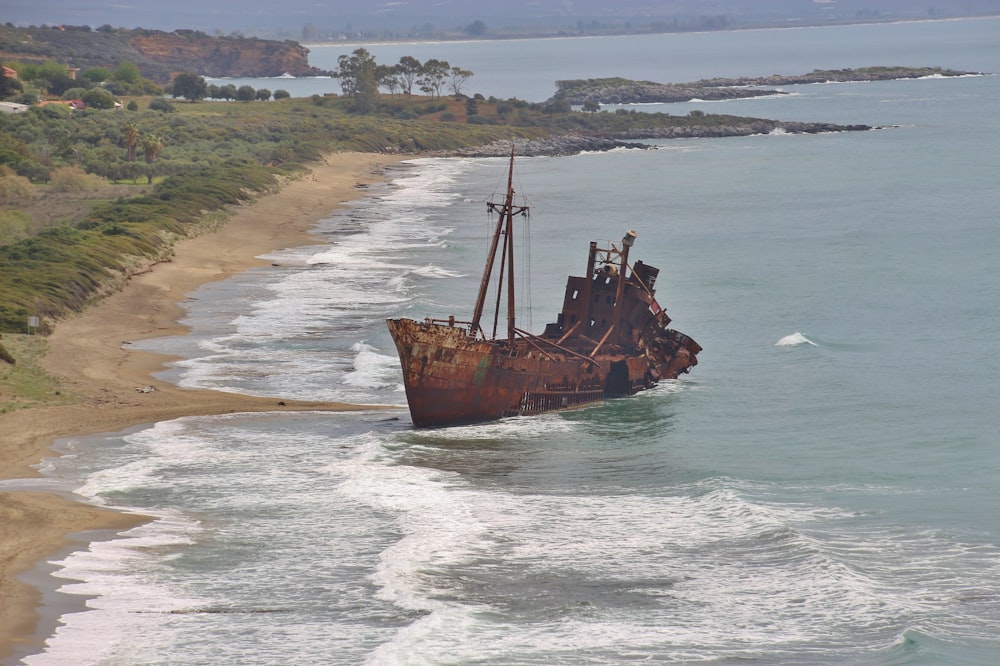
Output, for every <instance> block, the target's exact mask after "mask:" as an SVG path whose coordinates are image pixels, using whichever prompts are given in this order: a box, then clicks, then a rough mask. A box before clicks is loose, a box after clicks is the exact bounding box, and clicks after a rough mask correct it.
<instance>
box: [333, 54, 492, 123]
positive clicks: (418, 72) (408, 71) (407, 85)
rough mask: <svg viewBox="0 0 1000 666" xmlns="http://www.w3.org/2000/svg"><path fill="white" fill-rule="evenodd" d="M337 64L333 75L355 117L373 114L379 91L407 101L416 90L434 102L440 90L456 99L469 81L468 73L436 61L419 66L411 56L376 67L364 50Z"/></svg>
mask: <svg viewBox="0 0 1000 666" xmlns="http://www.w3.org/2000/svg"><path fill="white" fill-rule="evenodd" d="M337 64H338V66H339V69H338V70H337V71H336V72H334V73H333V75H334V76H335V77H337V78H338V79H340V87H341V89H342V90H343V92H344V94H345V95H349V96H351V97H353V98H354V101H355V111H357V112H359V113H372V112H373V111H375V108H376V106H377V103H378V94H379V89H380V88H385V89H386V90H387V91H388V92H389V93H390V94H393V95H396V94H398V93H402V94H405V95H406V96H407V97H410V96H411V95H412V94H413V88H414V87H417V88H418V89H419V90H420V91H421V92H423V93H425V94H427V95H430V96H432V97H434V98H439V97H441V91H442V90H450V91H451V93H452V94H453V95H455V96H456V97H457V96H459V95H461V94H462V87H463V86H464V85H465V83H466V82H467V81H468V80H469V79H470V78H471V77H472V72H470V71H469V70H467V69H462V68H461V67H453V66H452V65H450V64H449V63H448V61H447V60H438V59H436V58H431V59H430V60H427V61H426V62H423V63H422V62H420V61H419V60H417V59H416V58H414V57H412V56H403V57H402V58H400V59H399V62H398V63H396V64H395V65H379V64H378V63H377V62H375V57H374V56H373V55H372V54H371V53H369V52H368V50H367V49H364V48H359V49H355V50H354V52H353V53H351V54H350V55H342V56H340V58H338V60H337Z"/></svg>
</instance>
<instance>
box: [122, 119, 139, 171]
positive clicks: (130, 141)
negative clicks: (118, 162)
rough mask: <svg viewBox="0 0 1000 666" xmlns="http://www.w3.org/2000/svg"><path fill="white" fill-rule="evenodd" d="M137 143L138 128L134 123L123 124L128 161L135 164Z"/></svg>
mask: <svg viewBox="0 0 1000 666" xmlns="http://www.w3.org/2000/svg"><path fill="white" fill-rule="evenodd" d="M138 143H139V128H138V127H136V125H135V123H134V122H131V121H129V122H127V123H125V146H126V147H127V148H128V161H129V162H135V147H136V145H138Z"/></svg>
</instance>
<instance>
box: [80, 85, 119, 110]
mask: <svg viewBox="0 0 1000 666" xmlns="http://www.w3.org/2000/svg"><path fill="white" fill-rule="evenodd" d="M80 99H82V100H83V103H84V104H86V105H87V106H89V107H91V108H93V109H113V108H115V97H114V95H112V94H111V93H109V92H108V91H107V90H103V89H101V88H92V89H90V90H88V91H87V92H85V93H83V96H82V97H81V98H80Z"/></svg>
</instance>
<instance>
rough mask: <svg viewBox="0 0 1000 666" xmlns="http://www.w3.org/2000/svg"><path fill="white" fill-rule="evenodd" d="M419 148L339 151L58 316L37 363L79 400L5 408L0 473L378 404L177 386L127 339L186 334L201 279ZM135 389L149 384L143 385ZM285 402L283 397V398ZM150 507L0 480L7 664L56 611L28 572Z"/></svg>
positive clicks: (29, 473)
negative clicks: (169, 426) (47, 610)
mask: <svg viewBox="0 0 1000 666" xmlns="http://www.w3.org/2000/svg"><path fill="white" fill-rule="evenodd" d="M413 157H414V156H412V155H381V154H375V153H333V154H330V155H328V156H327V157H326V158H325V159H324V160H322V161H320V162H318V163H316V164H314V165H312V170H311V171H310V172H309V173H307V174H305V175H304V176H302V177H300V178H298V179H296V180H291V181H289V182H287V183H285V184H283V185H282V187H281V188H280V190H278V191H277V192H275V193H272V194H268V195H265V196H263V197H260V198H259V199H257V200H255V201H254V202H252V203H250V204H247V205H244V206H241V207H239V208H237V209H236V211H235V213H234V214H233V215H232V216H230V217H229V219H228V220H227V221H226V222H225V224H224V225H222V227H221V228H219V229H218V230H216V231H213V232H211V233H207V234H203V235H201V236H197V237H195V238H190V239H185V240H183V241H181V242H179V243H177V245H176V246H175V248H174V257H173V258H172V260H170V261H168V262H164V263H160V264H157V265H155V266H153V267H152V268H151V269H150V270H149V271H147V272H145V273H143V274H141V275H137V276H134V277H133V278H132V279H131V280H130V281H129V283H128V284H127V286H126V287H125V288H124V289H122V290H121V291H118V292H115V293H114V294H111V295H110V296H108V297H106V298H104V299H103V300H101V301H100V302H99V303H97V304H95V305H92V306H90V307H89V308H87V309H86V310H84V311H83V312H81V313H79V314H76V315H74V316H71V317H70V318H68V319H66V320H65V321H62V322H60V323H59V324H58V325H57V326H56V328H55V331H54V332H53V333H52V335H51V336H49V339H48V346H49V349H48V351H47V353H46V355H45V358H44V359H43V361H42V365H43V367H44V369H45V370H46V372H48V373H50V374H52V375H54V376H57V377H59V378H60V380H61V381H62V390H63V391H64V392H66V393H71V394H72V395H74V396H76V398H75V399H74V401H73V402H72V404H69V405H62V406H48V407H36V408H30V409H22V410H18V411H14V412H9V413H7V414H2V415H0V432H2V433H4V437H3V438H4V441H3V445H2V447H0V481H2V480H13V479H38V478H41V476H40V474H39V473H38V471H37V470H35V469H34V468H33V467H32V466H33V465H36V464H37V463H39V462H40V461H41V460H42V459H43V458H45V457H48V456H52V455H56V454H55V452H54V451H53V449H52V446H53V444H54V443H55V441H56V440H57V439H59V438H63V437H69V436H76V435H90V434H97V433H102V432H117V431H120V430H124V429H126V428H128V427H129V426H137V425H141V424H146V423H155V422H158V421H166V420H170V419H174V418H179V417H182V416H195V415H200V416H207V415H215V414H226V413H237V412H262V411H316V410H321V411H349V410H355V409H371V406H370V405H365V406H355V405H348V404H345V403H335V402H306V401H296V400H282V399H280V398H277V397H274V398H267V397H254V396H245V395H240V394H236V393H222V392H217V391H208V390H193V389H181V388H179V387H177V386H176V385H174V384H172V383H170V382H167V381H163V380H159V379H157V378H156V377H155V376H154V373H156V372H159V371H160V370H162V369H163V367H164V365H165V364H166V363H168V362H169V361H171V360H173V357H169V356H166V355H163V354H157V353H155V352H150V351H142V350H137V349H133V348H131V347H130V346H129V344H128V343H130V342H133V341H136V340H143V339H147V338H154V337H166V336H170V335H183V334H184V333H186V332H187V331H188V329H187V327H185V326H183V325H181V324H180V323H179V319H180V318H181V317H183V316H184V314H185V311H184V308H183V307H182V305H181V303H182V302H183V301H184V299H185V298H186V297H187V295H188V294H189V293H190V292H192V291H194V290H195V289H196V288H197V287H199V286H201V285H203V284H208V283H210V282H216V281H219V280H224V279H226V278H229V277H232V276H233V275H236V274H238V273H240V272H243V271H244V270H247V269H249V268H252V267H255V266H265V265H267V264H268V263H269V262H268V261H267V260H264V259H259V258H258V256H259V255H261V254H264V253H267V252H270V251H274V250H278V249H282V248H286V247H298V246H303V245H309V244H319V243H321V242H322V241H320V240H318V239H316V238H313V237H311V236H310V235H309V231H311V230H312V229H314V228H315V226H316V223H317V222H318V221H319V220H321V219H323V218H324V217H326V216H328V215H330V214H331V213H332V212H334V211H335V210H337V209H338V208H340V207H341V206H342V205H343V204H344V203H345V202H347V201H351V200H354V199H358V198H361V197H364V196H366V194H367V193H366V191H365V189H364V188H365V187H366V186H367V185H370V184H372V183H377V182H381V181H382V180H383V178H384V173H383V171H384V167H386V166H388V165H391V164H396V163H399V162H402V161H404V160H407V159H412V158H413ZM140 387H153V388H154V389H155V390H153V391H150V392H140V391H138V390H137V389H138V388H140ZM279 403H280V404H279ZM145 520H146V519H145V518H144V517H143V516H138V515H134V514H127V513H122V512H119V511H115V510H110V509H104V508H101V507H98V506H94V505H90V504H86V503H82V502H78V501H74V500H73V499H72V498H71V497H69V496H67V495H66V494H65V493H61V492H57V491H51V492H50V491H46V490H44V489H41V490H19V489H17V488H16V486H15V489H13V490H7V489H4V488H2V487H0V525H3V529H2V531H0V661H4V662H5V661H6V660H7V659H8V658H10V657H11V656H12V655H13V654H14V653H15V652H16V653H17V654H18V655H22V656H26V655H28V654H33V653H34V652H35V651H37V650H38V649H41V648H42V647H43V646H44V641H45V639H46V638H48V635H49V634H48V633H47V634H46V635H44V636H41V635H39V633H40V632H39V629H40V628H41V627H42V625H43V620H44V626H45V627H46V628H47V629H52V628H54V627H55V626H56V625H57V624H58V618H51V619H50V618H47V617H45V618H43V611H44V608H42V604H43V600H44V594H43V591H42V590H41V589H39V588H36V587H33V586H32V585H31V584H29V583H28V582H25V580H23V579H24V578H26V577H28V574H29V572H32V571H34V570H36V569H37V568H38V567H39V565H40V564H43V563H44V561H45V560H46V558H48V557H50V556H52V555H54V554H56V553H58V552H60V551H63V550H66V549H67V548H69V549H75V548H81V547H85V546H86V544H87V543H90V541H91V540H92V536H91V537H88V536H87V535H88V534H89V535H93V534H95V533H96V532H97V531H100V532H101V533H102V534H105V535H107V534H112V533H113V534H117V533H120V532H122V531H125V530H127V529H130V528H132V527H134V526H136V525H139V524H141V523H143V522H145Z"/></svg>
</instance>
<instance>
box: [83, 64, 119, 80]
mask: <svg viewBox="0 0 1000 666" xmlns="http://www.w3.org/2000/svg"><path fill="white" fill-rule="evenodd" d="M81 76H82V78H83V79H84V80H85V81H90V82H91V83H104V82H105V81H107V80H108V79H110V78H111V77H112V74H111V70H110V69H108V68H107V67H88V68H87V69H85V70H83V74H82V75H81Z"/></svg>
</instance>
